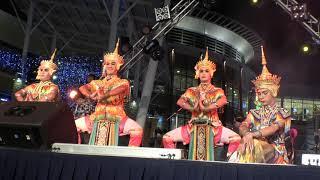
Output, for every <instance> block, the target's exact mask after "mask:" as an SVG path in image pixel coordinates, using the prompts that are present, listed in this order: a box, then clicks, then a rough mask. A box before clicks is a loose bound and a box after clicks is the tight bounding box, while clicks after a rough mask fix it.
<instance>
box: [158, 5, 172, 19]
mask: <svg viewBox="0 0 320 180" xmlns="http://www.w3.org/2000/svg"><path fill="white" fill-rule="evenodd" d="M154 14H155V16H156V21H157V22H160V21H163V20H168V19H170V18H171V16H170V8H169V6H168V5H166V6H164V7H160V8H154Z"/></svg>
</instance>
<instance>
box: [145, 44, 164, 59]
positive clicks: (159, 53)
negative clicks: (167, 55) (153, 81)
mask: <svg viewBox="0 0 320 180" xmlns="http://www.w3.org/2000/svg"><path fill="white" fill-rule="evenodd" d="M143 51H144V53H146V54H148V55H150V56H151V57H152V59H153V60H155V61H160V60H161V59H162V58H163V49H162V48H161V46H160V45H159V42H158V41H157V40H156V39H154V40H152V41H149V42H147V45H146V46H145V47H144V48H143Z"/></svg>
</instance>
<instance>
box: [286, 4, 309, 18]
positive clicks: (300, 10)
mask: <svg viewBox="0 0 320 180" xmlns="http://www.w3.org/2000/svg"><path fill="white" fill-rule="evenodd" d="M290 10H291V17H292V18H293V19H296V20H301V21H304V20H306V19H307V18H308V16H307V5H306V4H301V5H298V4H297V5H294V6H292V7H291V8H290Z"/></svg>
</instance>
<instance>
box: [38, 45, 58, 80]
mask: <svg viewBox="0 0 320 180" xmlns="http://www.w3.org/2000/svg"><path fill="white" fill-rule="evenodd" d="M56 52H57V49H56V48H55V49H54V52H53V53H52V55H51V58H50V59H49V60H42V61H41V63H40V64H41V65H44V66H46V67H48V68H49V71H50V73H51V74H53V73H55V72H56V71H57V70H58V66H57V65H56V64H55V63H54V62H53V60H54V58H55V56H56Z"/></svg>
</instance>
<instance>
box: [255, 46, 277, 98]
mask: <svg viewBox="0 0 320 180" xmlns="http://www.w3.org/2000/svg"><path fill="white" fill-rule="evenodd" d="M261 56H262V59H261V64H262V72H261V74H260V75H259V76H258V77H256V79H255V80H253V81H252V83H253V84H254V85H255V87H256V89H263V88H264V89H268V90H270V91H271V93H272V96H274V97H276V96H277V94H278V90H279V88H280V80H281V77H279V76H277V75H273V74H271V73H270V72H269V70H268V68H267V60H266V57H265V55H264V51H263V46H261Z"/></svg>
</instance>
